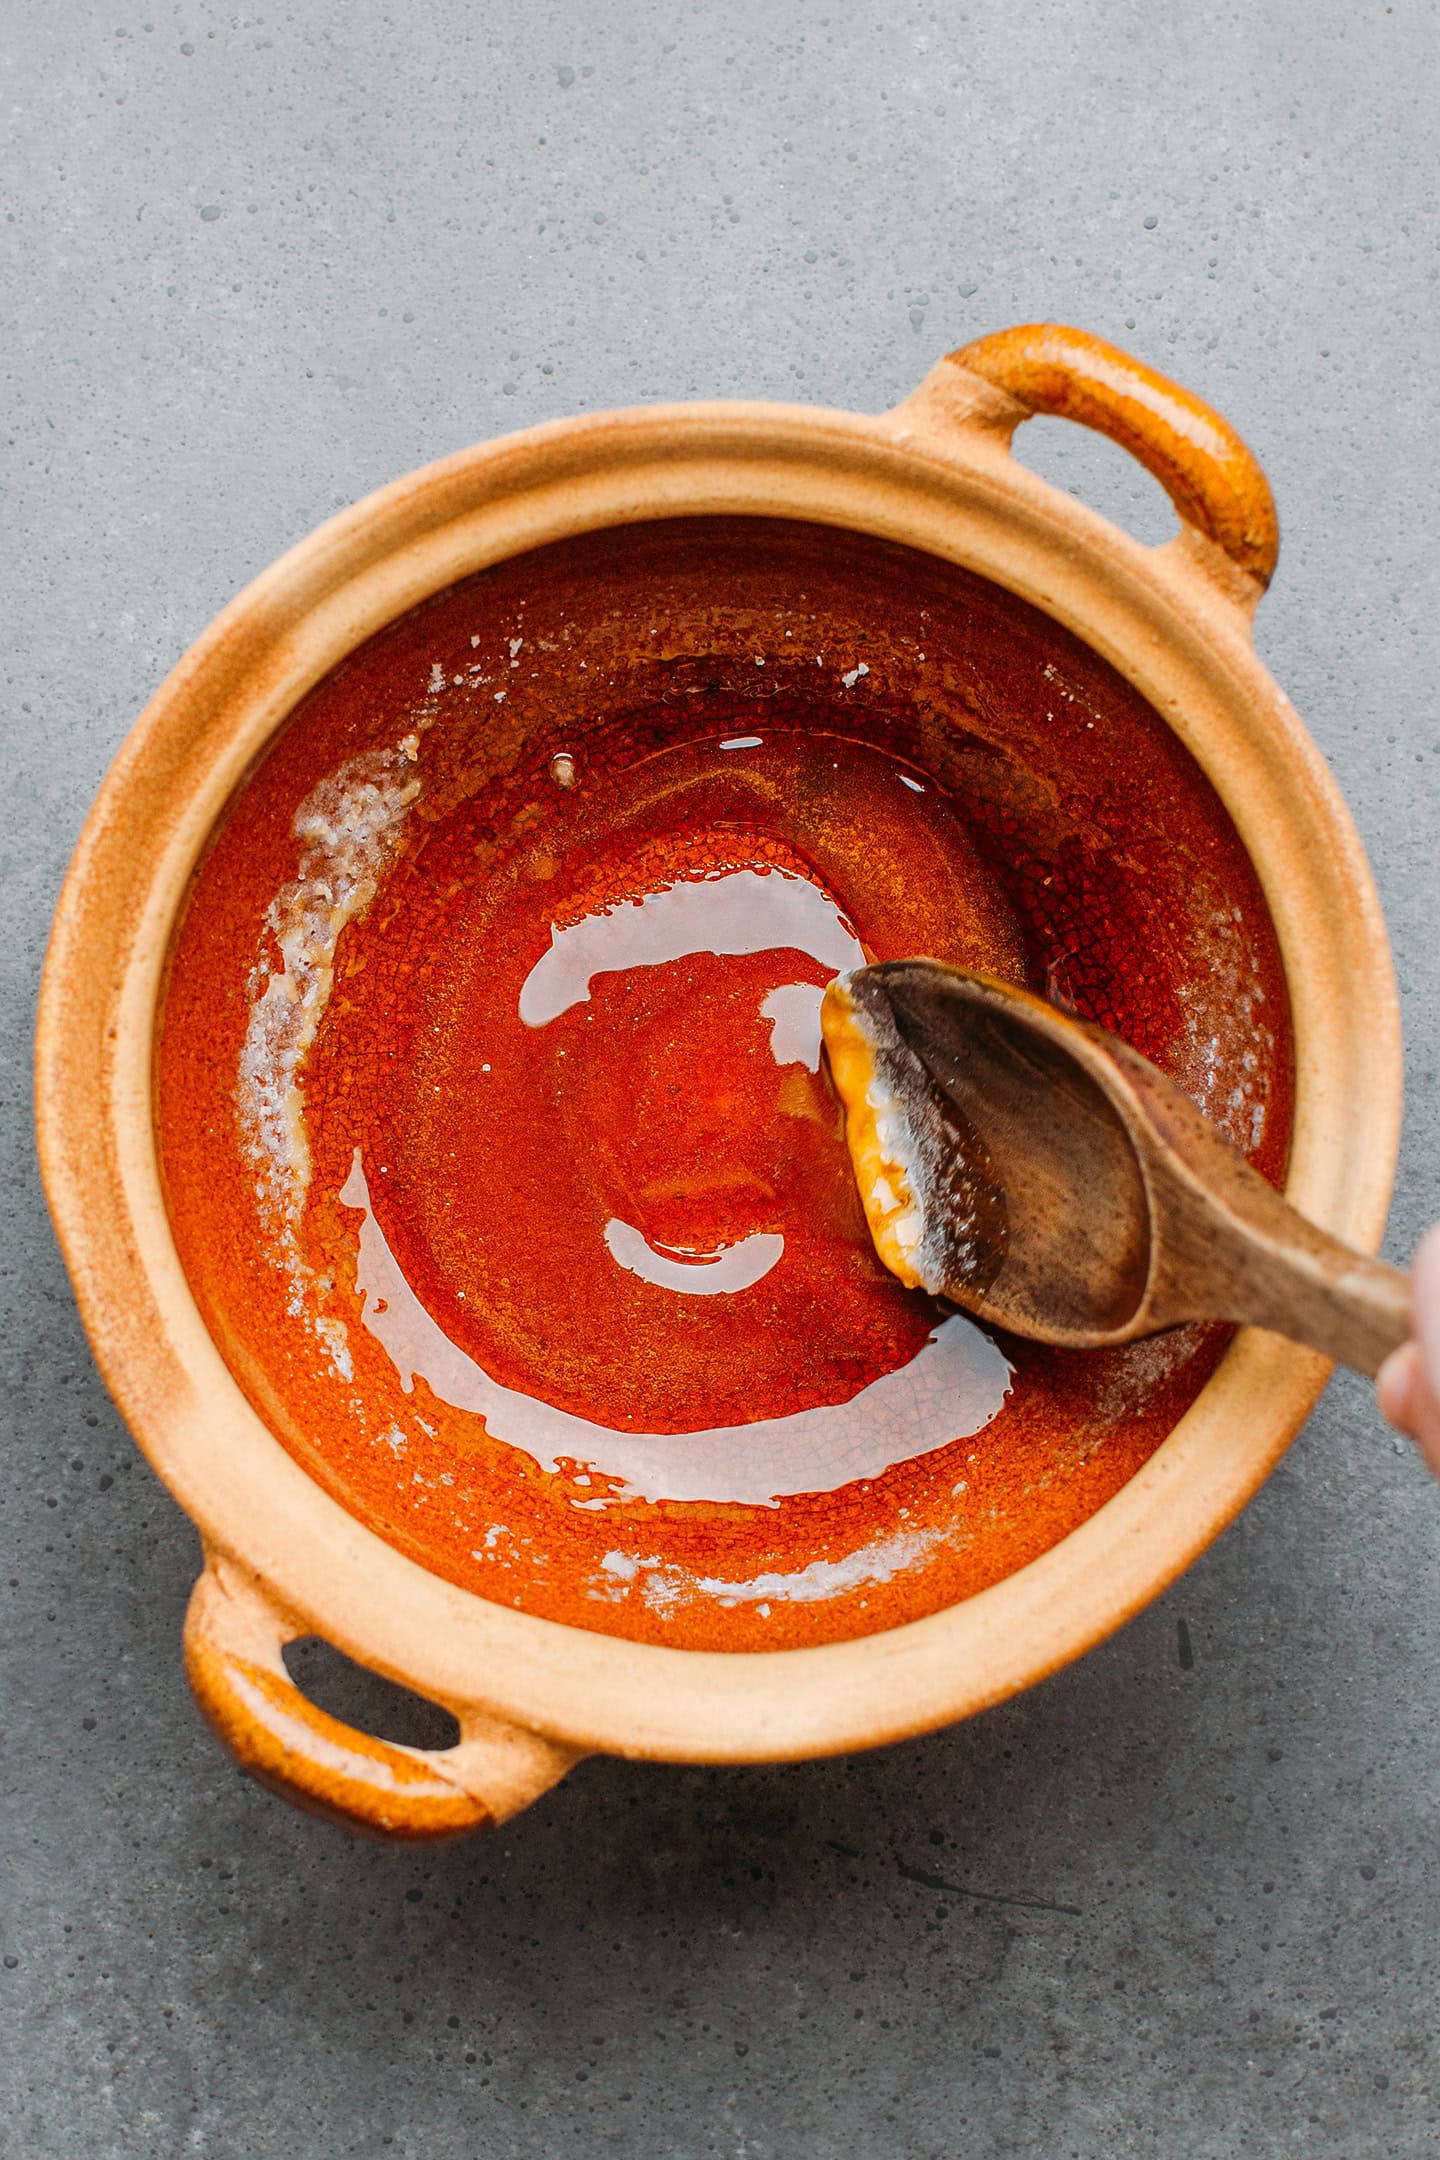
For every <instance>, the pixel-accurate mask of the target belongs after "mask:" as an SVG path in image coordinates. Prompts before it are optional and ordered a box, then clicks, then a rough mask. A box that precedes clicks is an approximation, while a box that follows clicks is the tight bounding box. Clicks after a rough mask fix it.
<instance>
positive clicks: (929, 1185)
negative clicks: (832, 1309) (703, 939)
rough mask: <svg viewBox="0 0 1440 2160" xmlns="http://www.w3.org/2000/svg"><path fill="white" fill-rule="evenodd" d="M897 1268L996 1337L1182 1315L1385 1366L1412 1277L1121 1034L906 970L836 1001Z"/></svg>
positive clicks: (864, 1170)
mask: <svg viewBox="0 0 1440 2160" xmlns="http://www.w3.org/2000/svg"><path fill="white" fill-rule="evenodd" d="M822 1018H823V1025H824V1031H825V1041H826V1048H827V1051H828V1054H829V1059H830V1066H831V1071H832V1073H833V1075H834V1077H835V1081H836V1086H837V1088H838V1090H839V1093H840V1095H841V1098H842V1100H843V1101H844V1103H845V1107H846V1129H847V1137H848V1139H849V1142H850V1148H851V1153H852V1156H853V1158H854V1160H855V1165H856V1173H857V1176H858V1178H859V1182H860V1190H861V1197H862V1199H863V1200H864V1203H865V1209H866V1214H867V1217H868V1219H869V1222H870V1227H871V1232H872V1235H873V1236H874V1239H875V1243H876V1247H877V1249H878V1251H879V1252H880V1256H881V1258H882V1259H883V1260H885V1261H886V1263H887V1265H889V1266H890V1267H892V1268H893V1269H894V1271H895V1273H897V1274H898V1275H900V1276H901V1278H902V1279H903V1280H905V1281H908V1282H911V1283H914V1284H918V1285H923V1287H924V1288H926V1289H927V1290H930V1291H932V1292H934V1293H935V1294H936V1295H937V1296H942V1297H946V1298H949V1299H951V1300H953V1302H954V1303H955V1304H957V1305H961V1306H963V1307H964V1308H965V1309H966V1311H968V1312H971V1313H974V1314H975V1315H976V1316H977V1317H978V1318H979V1319H981V1320H986V1321H989V1322H990V1323H992V1324H993V1325H994V1326H996V1327H999V1328H1005V1329H1008V1330H1009V1331H1010V1332H1012V1333H1014V1334H1016V1335H1029V1336H1034V1337H1036V1338H1037V1339H1038V1340H1039V1341H1041V1342H1049V1343H1059V1344H1063V1345H1067V1346H1070V1347H1073V1348H1076V1349H1099V1348H1101V1347H1103V1346H1104V1345H1106V1344H1110V1343H1122V1342H1130V1341H1132V1340H1133V1339H1134V1338H1135V1337H1136V1336H1139V1335H1153V1334H1156V1333H1158V1332H1159V1330H1160V1329H1162V1328H1168V1327H1174V1326H1175V1325H1176V1324H1177V1323H1179V1322H1181V1321H1186V1320H1230V1321H1242V1322H1250V1323H1253V1324H1254V1325H1256V1326H1258V1327H1264V1328H1273V1329H1274V1330H1276V1332H1277V1333H1279V1334H1281V1335H1288V1336H1290V1337H1291V1338H1292V1339H1293V1340H1294V1341H1296V1342H1302V1343H1308V1344H1309V1345H1310V1346H1311V1347H1312V1348H1313V1349H1316V1350H1322V1351H1324V1353H1325V1354H1326V1356H1327V1357H1332V1358H1337V1359H1340V1360H1341V1361H1342V1362H1343V1363H1345V1364H1346V1365H1353V1366H1354V1367H1355V1368H1356V1369H1357V1371H1359V1372H1363V1373H1369V1374H1372V1375H1373V1374H1374V1373H1376V1372H1377V1371H1378V1370H1379V1367H1380V1365H1381V1364H1382V1363H1383V1361H1384V1359H1385V1358H1386V1357H1387V1356H1388V1355H1389V1353H1390V1352H1391V1351H1392V1350H1394V1349H1397V1348H1398V1347H1399V1345H1400V1344H1401V1343H1403V1342H1404V1341H1406V1340H1407V1338H1408V1337H1409V1334H1410V1285H1409V1279H1408V1277H1407V1276H1405V1275H1403V1274H1402V1273H1401V1272H1400V1271H1399V1269H1398V1268H1392V1267H1386V1266H1384V1265H1383V1264H1382V1263H1381V1262H1380V1261H1377V1260H1372V1259H1370V1258H1368V1257H1367V1256H1366V1255H1365V1254H1364V1253H1359V1252H1353V1251H1352V1250H1351V1249H1350V1247H1349V1246H1348V1245H1343V1244H1341V1242H1340V1240H1339V1239H1338V1238H1334V1237H1331V1236H1329V1235H1328V1233H1327V1232H1325V1231H1324V1230H1320V1229H1317V1228H1316V1226H1315V1225H1314V1224H1313V1223H1310V1222H1307V1221H1306V1220H1305V1218H1304V1216H1302V1215H1298V1214H1297V1213H1296V1211H1295V1210H1294V1208H1292V1207H1291V1206H1290V1205H1289V1204H1288V1203H1287V1202H1286V1201H1284V1200H1282V1199H1281V1197H1280V1195H1279V1194H1278V1193H1277V1192H1275V1191H1274V1189H1273V1188H1272V1187H1271V1186H1269V1185H1268V1184H1266V1182H1265V1180H1264V1179H1263V1178H1262V1177H1261V1176H1259V1174H1258V1173H1257V1172H1256V1171H1254V1170H1252V1169H1251V1167H1250V1165H1249V1164H1248V1163H1247V1162H1246V1161H1245V1160H1244V1159H1243V1157H1241V1156H1240V1155H1238V1154H1237V1153H1236V1151H1235V1150H1234V1149H1233V1148H1232V1147H1231V1146H1230V1145H1229V1144H1228V1143H1227V1142H1226V1141H1225V1140H1224V1139H1222V1137H1221V1136H1220V1134H1219V1133H1218V1132H1217V1131H1216V1130H1215V1128H1214V1126H1212V1125H1210V1124H1209V1123H1208V1122H1207V1121H1206V1119H1205V1118H1204V1117H1202V1115H1201V1114H1200V1112H1199V1111H1198V1110H1197V1109H1196V1108H1195V1105H1194V1104H1193V1103H1192V1102H1191V1101H1190V1099H1189V1097H1188V1096H1187V1095H1184V1094H1182V1093H1181V1091H1180V1089H1179V1088H1178V1087H1177V1086H1176V1085H1175V1083H1174V1082H1173V1081H1171V1080H1168V1079H1167V1078H1166V1077H1165V1075H1164V1074H1163V1073H1161V1072H1159V1071H1157V1070H1156V1068H1155V1067H1154V1066H1153V1065H1152V1064H1150V1063H1149V1061H1148V1060H1147V1059H1145V1058H1143V1057H1141V1056H1140V1054H1139V1053H1138V1051H1135V1050H1132V1049H1131V1048H1130V1047H1129V1045H1128V1044H1127V1043H1123V1042H1121V1041H1119V1040H1118V1038H1117V1037H1115V1036H1113V1035H1108V1034H1106V1033H1105V1031H1104V1030H1103V1029H1101V1028H1098V1027H1093V1026H1091V1025H1089V1024H1088V1023H1087V1022H1085V1021H1081V1020H1076V1019H1074V1018H1072V1017H1071V1016H1070V1015H1068V1014H1066V1013H1062V1012H1060V1011H1058V1010H1057V1009H1056V1008H1055V1007H1054V1006H1052V1005H1047V1004H1046V1003H1045V1002H1044V1000H1043V999H1041V998H1038V997H1034V996H1032V995H1031V993H1030V992H1029V991H1027V990H1021V989H1018V988H1016V987H1015V985H1013V984H1011V983H1005V982H999V981H997V980H995V979H994V978H992V977H990V976H985V975H971V974H965V973H962V972H960V971H959V970H957V969H955V968H948V967H943V966H941V965H940V963H939V962H938V961H934V960H892V961H886V962H884V963H882V964H881V965H879V966H876V967H866V968H857V969H856V970H855V971H854V972H853V973H852V974H850V975H845V976H842V977H841V978H840V980H839V981H838V982H837V983H834V984H832V985H831V987H830V989H829V990H828V991H827V993H826V1000H825V1007H824V1011H823V1015H822Z"/></svg>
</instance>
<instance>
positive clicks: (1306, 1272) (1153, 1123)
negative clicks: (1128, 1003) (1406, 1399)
mask: <svg viewBox="0 0 1440 2160" xmlns="http://www.w3.org/2000/svg"><path fill="white" fill-rule="evenodd" d="M1109 1052H1110V1056H1111V1059H1112V1062H1113V1063H1114V1064H1115V1065H1116V1066H1117V1067H1118V1068H1119V1070H1120V1071H1122V1072H1123V1073H1124V1075H1125V1077H1126V1078H1127V1080H1128V1081H1129V1083H1130V1087H1131V1089H1132V1091H1133V1094H1134V1097H1135V1100H1136V1103H1137V1106H1138V1107H1139V1109H1140V1110H1141V1112H1142V1114H1143V1123H1144V1125H1145V1128H1146V1136H1147V1140H1148V1149H1147V1153H1148V1158H1149V1171H1150V1176H1151V1178H1152V1180H1153V1181H1154V1185H1155V1189H1156V1190H1157V1192H1158V1194H1159V1195H1160V1196H1163V1200H1164V1209H1163V1212H1164V1216H1165V1231H1166V1235H1165V1238H1164V1240H1163V1247H1164V1249H1163V1253H1162V1254H1161V1255H1160V1257H1159V1259H1158V1264H1157V1269H1156V1274H1157V1277H1158V1278H1159V1279H1158V1280H1157V1281H1156V1283H1155V1284H1154V1286H1153V1292H1152V1295H1153V1297H1154V1302H1155V1304H1156V1306H1157V1307H1159V1308H1162V1309H1163V1308H1164V1307H1165V1306H1167V1305H1168V1307H1169V1309H1170V1312H1171V1313H1172V1314H1177V1315H1178V1313H1179V1312H1180V1311H1182V1310H1183V1311H1184V1315H1185V1317H1186V1318H1187V1319H1194V1320H1201V1319H1206V1318H1209V1319H1225V1320H1238V1321H1241V1322H1243V1323H1245V1324H1248V1325H1249V1326H1251V1327H1263V1328H1271V1329H1273V1330H1274V1332H1275V1333H1276V1334H1277V1335H1286V1336H1288V1337H1289V1338H1290V1340H1291V1341H1292V1342H1300V1343H1304V1344H1306V1345H1307V1347H1308V1348H1310V1349H1312V1350H1320V1351H1322V1352H1323V1353H1324V1355H1325V1356H1326V1357H1330V1358H1334V1359H1336V1361H1337V1362H1338V1363H1340V1364H1342V1365H1349V1366H1351V1367H1353V1368H1354V1370H1355V1371H1356V1372H1362V1373H1366V1374H1368V1375H1369V1377H1370V1378H1371V1379H1372V1380H1373V1379H1374V1377H1375V1375H1376V1373H1378V1372H1379V1370H1380V1367H1381V1366H1382V1365H1383V1364H1384V1362H1385V1360H1386V1358H1387V1357H1389V1355H1390V1353H1391V1351H1392V1350H1398V1349H1399V1347H1400V1345H1401V1344H1402V1343H1404V1342H1408V1341H1409V1339H1410V1335H1411V1333H1412V1327H1411V1316H1410V1278H1409V1276H1408V1275H1405V1274H1403V1273H1402V1272H1401V1270H1400V1269H1399V1268H1394V1267H1389V1266H1387V1265H1386V1263H1385V1262H1384V1261H1383V1260H1372V1259H1371V1258H1370V1255H1369V1254H1368V1253H1362V1252H1356V1251H1355V1249H1354V1247H1353V1246H1350V1245H1346V1244H1344V1243H1342V1241H1341V1240H1340V1239H1339V1238H1337V1237H1333V1236H1332V1235H1331V1233H1330V1232H1329V1231H1328V1230H1322V1229H1321V1228H1320V1227H1319V1225H1318V1224H1317V1223H1313V1222H1311V1221H1310V1220H1309V1219H1308V1217H1306V1216H1304V1215H1302V1214H1301V1213H1300V1212H1299V1210H1298V1209H1296V1208H1293V1207H1292V1206H1291V1205H1290V1203H1289V1201H1288V1200H1286V1199H1285V1198H1284V1197H1283V1196H1282V1195H1281V1194H1280V1193H1278V1192H1276V1190H1275V1188H1274V1186H1273V1185H1271V1184H1269V1183H1268V1182H1267V1181H1266V1180H1265V1179H1264V1178H1263V1177H1261V1176H1260V1174H1259V1172H1258V1171H1257V1170H1255V1169H1253V1168H1252V1167H1251V1165H1250V1164H1249V1163H1248V1162H1246V1160H1245V1159H1244V1157H1243V1156H1242V1155H1240V1154H1238V1153H1237V1152H1236V1151H1235V1150H1234V1149H1233V1148H1232V1147H1231V1146H1230V1144H1229V1143H1228V1141H1226V1140H1224V1139H1223V1138H1222V1137H1221V1135H1220V1133H1219V1132H1218V1131H1217V1130H1216V1128H1215V1127H1214V1126H1213V1125H1212V1124H1210V1123H1209V1122H1208V1121H1207V1120H1206V1119H1205V1118H1203V1117H1202V1116H1201V1114H1200V1112H1199V1111H1198V1110H1197V1109H1196V1107H1195V1105H1194V1104H1193V1103H1192V1102H1191V1101H1190V1099H1189V1097H1188V1096H1186V1095H1184V1094H1182V1093H1181V1091H1180V1089H1179V1088H1177V1087H1176V1085H1175V1083H1174V1082H1173V1081H1172V1080H1169V1079H1167V1078H1166V1077H1165V1075H1164V1074H1163V1073H1160V1072H1157V1071H1156V1069H1155V1067H1154V1066H1153V1065H1150V1064H1148V1063H1147V1062H1146V1060H1145V1059H1143V1058H1142V1057H1141V1056H1140V1055H1139V1053H1138V1052H1137V1051H1135V1050H1132V1049H1131V1048H1130V1046H1129V1045H1128V1044H1127V1043H1119V1042H1112V1043H1111V1044H1110V1045H1109ZM1137 1129H1138V1128H1137Z"/></svg>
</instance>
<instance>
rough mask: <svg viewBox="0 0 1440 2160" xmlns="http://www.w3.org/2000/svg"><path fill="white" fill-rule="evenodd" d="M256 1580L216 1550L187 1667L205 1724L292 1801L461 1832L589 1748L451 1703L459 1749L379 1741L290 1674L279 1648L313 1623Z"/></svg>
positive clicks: (362, 1828) (530, 1794)
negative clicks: (321, 1704) (299, 1618)
mask: <svg viewBox="0 0 1440 2160" xmlns="http://www.w3.org/2000/svg"><path fill="white" fill-rule="evenodd" d="M307 1632H308V1630H307V1629H305V1628H304V1627H303V1626H302V1625H300V1624H299V1623H298V1622H295V1623H292V1622H291V1621H290V1620H289V1619H288V1618H287V1617H286V1616H285V1615H284V1614H282V1613H281V1612H279V1611H278V1610H277V1609H276V1607H275V1606H274V1605H273V1604H272V1603H271V1602H270V1600H269V1598H268V1597H266V1595H265V1594H264V1592H263V1591H262V1590H261V1589H260V1587H259V1585H258V1584H257V1583H256V1582H255V1581H254V1579H253V1578H251V1577H249V1576H247V1575H245V1574H243V1573H242V1572H241V1570H240V1569H239V1568H237V1567H236V1566H235V1565H234V1563H233V1562H230V1561H228V1560H227V1559H225V1558H224V1557H223V1556H222V1555H221V1554H219V1553H216V1552H213V1551H211V1552H207V1555H206V1562H205V1568H204V1571H203V1573H202V1574H201V1576H200V1580H199V1581H198V1582H197V1583H196V1585H195V1589H194V1592H193V1594H192V1596H191V1599H190V1607H189V1611H188V1612H187V1613H186V1616H185V1670H186V1674H187V1676H188V1678H189V1681H190V1686H191V1688H192V1689H193V1691H194V1694H195V1699H196V1701H197V1703H198V1704H199V1706H200V1709H201V1711H202V1713H203V1714H204V1717H205V1719H206V1722H207V1723H208V1724H209V1725H210V1726H211V1727H212V1728H213V1730H214V1731H215V1732H216V1733H217V1734H218V1735H219V1737H220V1739H221V1740H223V1741H224V1743H225V1745H226V1746H227V1747H228V1748H229V1749H230V1752H231V1753H232V1754H233V1755H234V1756H235V1758H236V1760H237V1761H238V1763H239V1764H240V1767H241V1769H242V1770H244V1771H246V1772H247V1773H248V1775H249V1776H251V1777H253V1778H255V1779H257V1780H258V1781H259V1783H260V1784H262V1785H265V1786H268V1787H269V1789H270V1790H271V1791H272V1792H276V1793H279V1794H280V1796H281V1797H282V1799H285V1800H290V1801H293V1802H294V1804H295V1805H296V1806H297V1807H302V1808H305V1809H306V1810H308V1812H309V1813H311V1814H313V1815H321V1816H324V1817H325V1818H326V1819H327V1820H328V1821H330V1822H336V1823H340V1824H341V1825H343V1827H344V1828H346V1829H347V1830H355V1831H359V1832H361V1833H363V1834H368V1835H369V1836H371V1837H383V1838H412V1839H436V1838H448V1837H459V1836H461V1835H463V1833H464V1832H466V1831H469V1830H480V1829H484V1828H486V1827H488V1826H489V1825H492V1824H495V1823H501V1822H504V1821H506V1820H507V1819H508V1817H510V1816H511V1815H514V1814H516V1813H517V1812H518V1811H519V1810H520V1809H521V1808H523V1807H526V1806H528V1805H529V1803H530V1802H531V1801H532V1800H535V1799H538V1798H539V1796H540V1794H541V1793H542V1792H545V1791H546V1790H547V1789H548V1788H549V1787H550V1786H551V1785H554V1784H555V1783H557V1781H558V1780H559V1779H560V1778H562V1777H563V1776H564V1775H565V1773H566V1771H567V1770H569V1769H570V1768H571V1767H572V1765H573V1764H574V1763H576V1762H577V1761H578V1760H579V1751H578V1750H577V1749H574V1748H567V1747H563V1746H560V1745H558V1744H557V1743H555V1742H554V1741H550V1740H545V1739H542V1738H541V1737H540V1735H539V1734H538V1733H532V1732H525V1731H522V1730H521V1729H520V1728H519V1727H517V1726H514V1725H508V1724H505V1723H503V1722H502V1721H501V1720H500V1719H498V1718H494V1717H490V1716H488V1715H487V1714H485V1713H483V1712H479V1711H476V1710H475V1709H474V1708H473V1707H472V1706H468V1705H464V1704H447V1705H446V1707H447V1708H449V1709H451V1710H453V1712H454V1714H455V1716H456V1717H457V1718H458V1719H459V1721H460V1740H459V1743H458V1745H457V1746H455V1747H453V1748H445V1749H441V1748H412V1747H402V1746H400V1745H399V1744H398V1743H397V1742H395V1741H391V1740H376V1739H372V1738H371V1736H370V1735H369V1734H368V1733H362V1732H357V1731H355V1730H354V1728H353V1727H352V1726H349V1725H343V1724H341V1722H340V1720H339V1719H338V1718H333V1717H331V1716H330V1715H329V1714H328V1712H326V1711H324V1710H320V1709H318V1708H317V1707H316V1705H315V1704H314V1703H312V1702H311V1701H310V1700H309V1698H308V1697H307V1696H306V1695H304V1694H302V1692H301V1690H300V1689H299V1688H298V1687H297V1686H296V1685H295V1683H294V1681H293V1680H292V1679H291V1678H290V1675H289V1673H288V1672H287V1671H286V1670H285V1666H284V1663H283V1660H282V1658H281V1655H280V1653H281V1651H282V1649H283V1648H284V1646H285V1644H286V1643H287V1642H293V1641H294V1640H295V1639H296V1638H297V1637H298V1636H300V1635H302V1634H304V1633H307Z"/></svg>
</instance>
